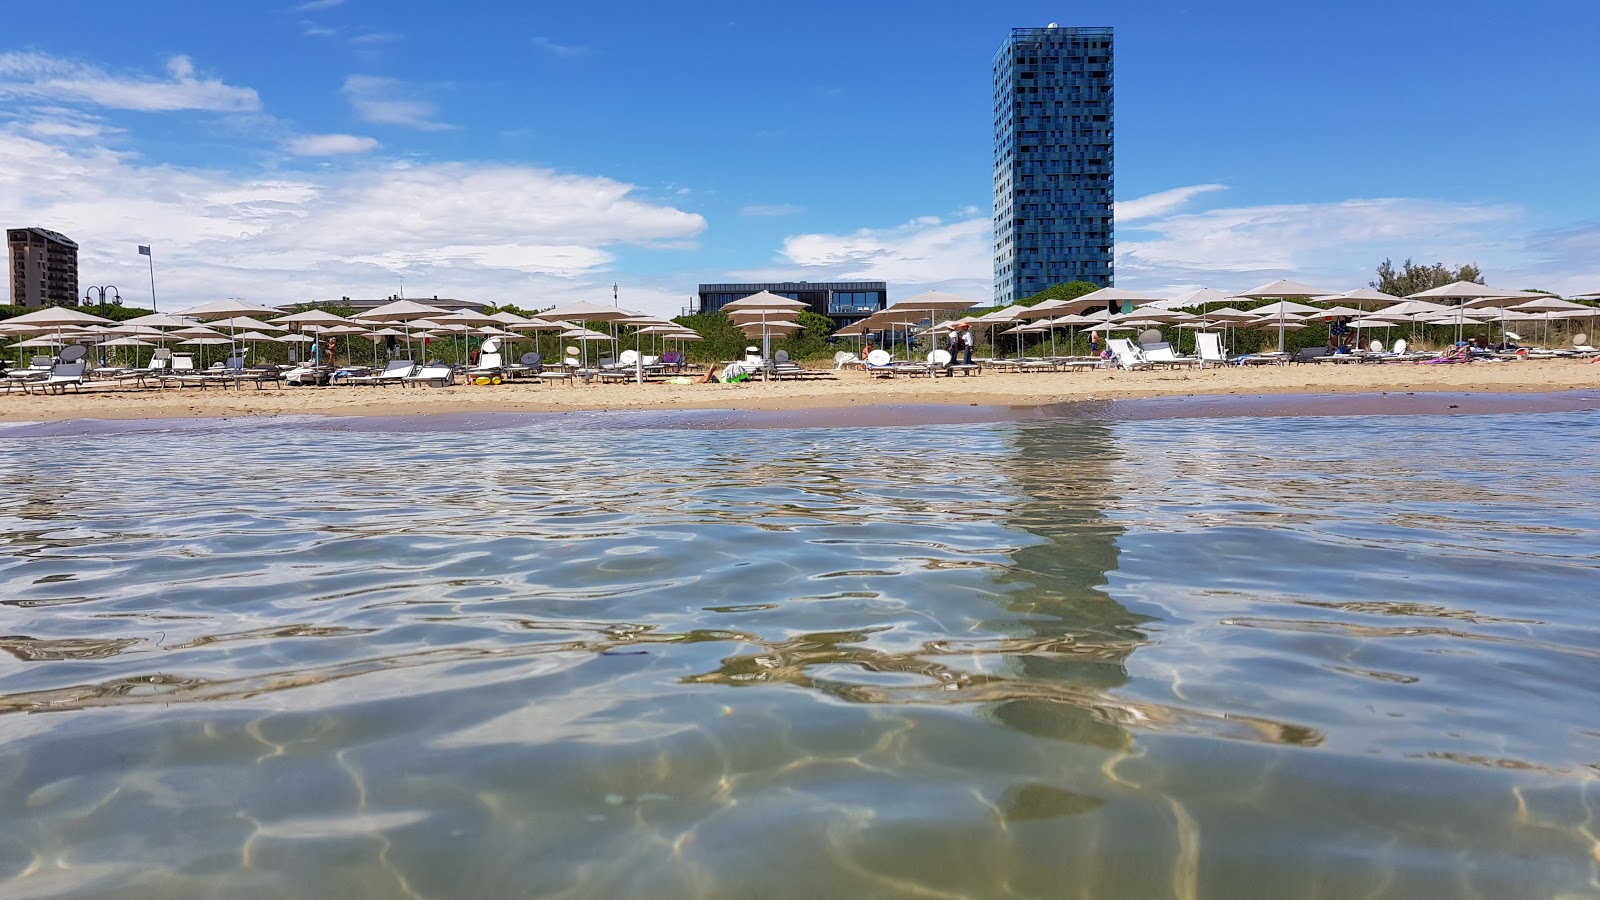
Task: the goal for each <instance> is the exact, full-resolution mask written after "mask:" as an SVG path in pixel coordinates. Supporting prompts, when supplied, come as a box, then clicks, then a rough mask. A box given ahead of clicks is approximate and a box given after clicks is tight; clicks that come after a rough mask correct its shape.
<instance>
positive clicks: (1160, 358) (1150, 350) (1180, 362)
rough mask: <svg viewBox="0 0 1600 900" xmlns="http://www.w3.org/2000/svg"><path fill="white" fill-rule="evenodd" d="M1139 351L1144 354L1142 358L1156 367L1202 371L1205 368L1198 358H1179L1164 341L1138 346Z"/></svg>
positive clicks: (1202, 361)
mask: <svg viewBox="0 0 1600 900" xmlns="http://www.w3.org/2000/svg"><path fill="white" fill-rule="evenodd" d="M1139 350H1140V352H1142V353H1143V354H1144V358H1145V359H1147V360H1149V361H1150V362H1153V363H1155V364H1156V365H1158V366H1166V367H1168V368H1172V369H1177V368H1187V367H1191V366H1192V367H1195V368H1202V369H1203V368H1205V364H1206V362H1205V360H1203V359H1201V358H1200V357H1198V356H1179V355H1178V353H1177V351H1176V350H1173V349H1172V345H1171V344H1169V343H1167V342H1166V341H1158V342H1156V343H1153V344H1142V345H1140V347H1139Z"/></svg>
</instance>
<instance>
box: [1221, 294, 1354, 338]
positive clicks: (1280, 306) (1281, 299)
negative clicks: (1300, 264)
mask: <svg viewBox="0 0 1600 900" xmlns="http://www.w3.org/2000/svg"><path fill="white" fill-rule="evenodd" d="M1332 293H1334V292H1333V291H1327V290H1322V289H1321V288H1315V287H1312V286H1310V285H1307V284H1301V283H1300V282H1298V281H1272V282H1268V283H1267V284H1263V285H1260V286H1259V287H1253V288H1251V289H1250V290H1248V291H1240V292H1239V293H1237V294H1235V295H1234V296H1235V297H1242V298H1245V299H1247V300H1277V301H1278V303H1277V304H1275V306H1276V308H1277V313H1278V316H1279V321H1280V322H1281V321H1287V320H1285V319H1283V315H1284V314H1286V313H1290V312H1305V311H1306V310H1308V309H1309V310H1312V311H1315V309H1316V307H1307V306H1305V305H1304V304H1299V303H1290V302H1289V301H1291V300H1295V299H1301V300H1304V299H1309V298H1311V297H1325V296H1327V295H1328V294H1332ZM1294 307H1300V308H1299V309H1295V308H1294ZM1268 308H1269V309H1270V308H1272V307H1268ZM1257 312H1258V313H1259V312H1260V310H1257ZM1278 352H1279V353H1282V352H1283V329H1282V328H1280V329H1278Z"/></svg>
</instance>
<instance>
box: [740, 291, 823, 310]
mask: <svg viewBox="0 0 1600 900" xmlns="http://www.w3.org/2000/svg"><path fill="white" fill-rule="evenodd" d="M762 308H766V309H794V310H802V309H808V308H809V307H808V306H807V305H806V304H804V303H802V302H800V301H799V300H792V299H790V298H788V297H780V296H778V295H777V294H774V293H772V292H771V291H760V292H758V293H754V294H751V295H750V296H748V297H740V298H739V299H738V300H735V301H733V302H732V303H724V304H722V310H723V311H724V312H726V311H727V310H730V309H762Z"/></svg>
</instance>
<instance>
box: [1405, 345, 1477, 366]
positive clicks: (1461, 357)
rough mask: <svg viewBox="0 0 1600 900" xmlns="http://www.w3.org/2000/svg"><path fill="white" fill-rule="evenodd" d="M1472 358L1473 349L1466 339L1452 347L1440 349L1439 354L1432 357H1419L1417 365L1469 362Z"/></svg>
mask: <svg viewBox="0 0 1600 900" xmlns="http://www.w3.org/2000/svg"><path fill="white" fill-rule="evenodd" d="M1471 359H1472V354H1471V351H1470V349H1469V347H1468V345H1467V343H1466V342H1465V341H1463V342H1461V343H1459V344H1456V345H1454V346H1452V347H1447V348H1445V349H1444V350H1441V351H1439V355H1438V356H1435V357H1434V358H1432V359H1419V360H1417V365H1421V366H1426V365H1436V364H1439V363H1458V362H1469V361H1471Z"/></svg>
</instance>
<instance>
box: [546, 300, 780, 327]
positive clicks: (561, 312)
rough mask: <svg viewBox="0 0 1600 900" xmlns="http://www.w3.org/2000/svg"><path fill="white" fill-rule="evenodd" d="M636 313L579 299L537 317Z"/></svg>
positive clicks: (596, 318)
mask: <svg viewBox="0 0 1600 900" xmlns="http://www.w3.org/2000/svg"><path fill="white" fill-rule="evenodd" d="M802 305H804V304H802ZM637 315H639V313H638V312H636V311H634V310H631V309H623V308H622V307H620V306H601V305H599V304H598V303H590V302H589V301H587V300H580V301H578V302H577V303H568V304H567V305H566V306H558V307H556V308H555V309H547V310H545V311H543V312H541V313H539V318H541V319H544V320H546V321H549V320H552V319H568V320H570V321H573V322H611V321H615V320H617V319H626V318H628V317H629V316H637Z"/></svg>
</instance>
